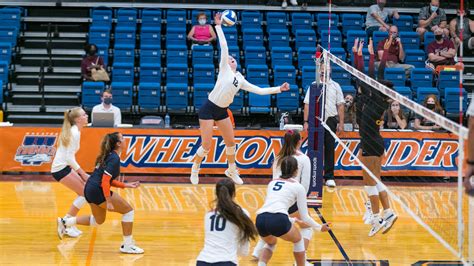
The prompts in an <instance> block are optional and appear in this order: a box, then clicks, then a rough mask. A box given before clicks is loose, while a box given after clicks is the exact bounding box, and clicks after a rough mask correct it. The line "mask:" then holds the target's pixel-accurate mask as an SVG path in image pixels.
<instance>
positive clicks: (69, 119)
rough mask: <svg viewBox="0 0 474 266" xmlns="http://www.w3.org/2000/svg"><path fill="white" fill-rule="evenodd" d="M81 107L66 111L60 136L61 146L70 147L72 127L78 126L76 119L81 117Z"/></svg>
mask: <svg viewBox="0 0 474 266" xmlns="http://www.w3.org/2000/svg"><path fill="white" fill-rule="evenodd" d="M81 110H82V108H81V107H74V108H71V109H67V110H66V111H64V121H63V127H62V129H61V134H59V145H62V146H64V147H67V146H69V143H70V142H71V127H72V126H73V125H75V124H76V118H78V117H79V116H81Z"/></svg>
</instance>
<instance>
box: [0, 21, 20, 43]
mask: <svg viewBox="0 0 474 266" xmlns="http://www.w3.org/2000/svg"><path fill="white" fill-rule="evenodd" d="M17 40H18V29H17V28H16V27H15V26H0V42H4V43H10V44H11V46H12V47H14V46H16V43H17Z"/></svg>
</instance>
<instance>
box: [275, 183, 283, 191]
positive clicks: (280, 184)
mask: <svg viewBox="0 0 474 266" xmlns="http://www.w3.org/2000/svg"><path fill="white" fill-rule="evenodd" d="M283 184H285V182H276V183H275V185H274V186H273V191H279V190H281V188H282V187H283Z"/></svg>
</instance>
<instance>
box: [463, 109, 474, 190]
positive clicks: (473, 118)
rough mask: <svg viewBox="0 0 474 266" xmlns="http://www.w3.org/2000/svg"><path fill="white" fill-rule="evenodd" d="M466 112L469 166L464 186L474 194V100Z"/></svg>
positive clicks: (465, 174) (467, 161)
mask: <svg viewBox="0 0 474 266" xmlns="http://www.w3.org/2000/svg"><path fill="white" fill-rule="evenodd" d="M466 114H467V115H468V116H469V136H468V138H467V151H468V156H467V160H466V163H467V167H466V171H465V173H464V178H465V180H464V188H465V189H466V193H467V194H468V195H471V196H474V101H472V100H471V104H469V108H468V109H467V112H466Z"/></svg>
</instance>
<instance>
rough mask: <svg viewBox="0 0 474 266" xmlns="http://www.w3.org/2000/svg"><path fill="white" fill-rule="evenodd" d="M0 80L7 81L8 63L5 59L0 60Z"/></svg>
mask: <svg viewBox="0 0 474 266" xmlns="http://www.w3.org/2000/svg"><path fill="white" fill-rule="evenodd" d="M0 80H3V84H6V83H7V82H8V63H7V61H0Z"/></svg>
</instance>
